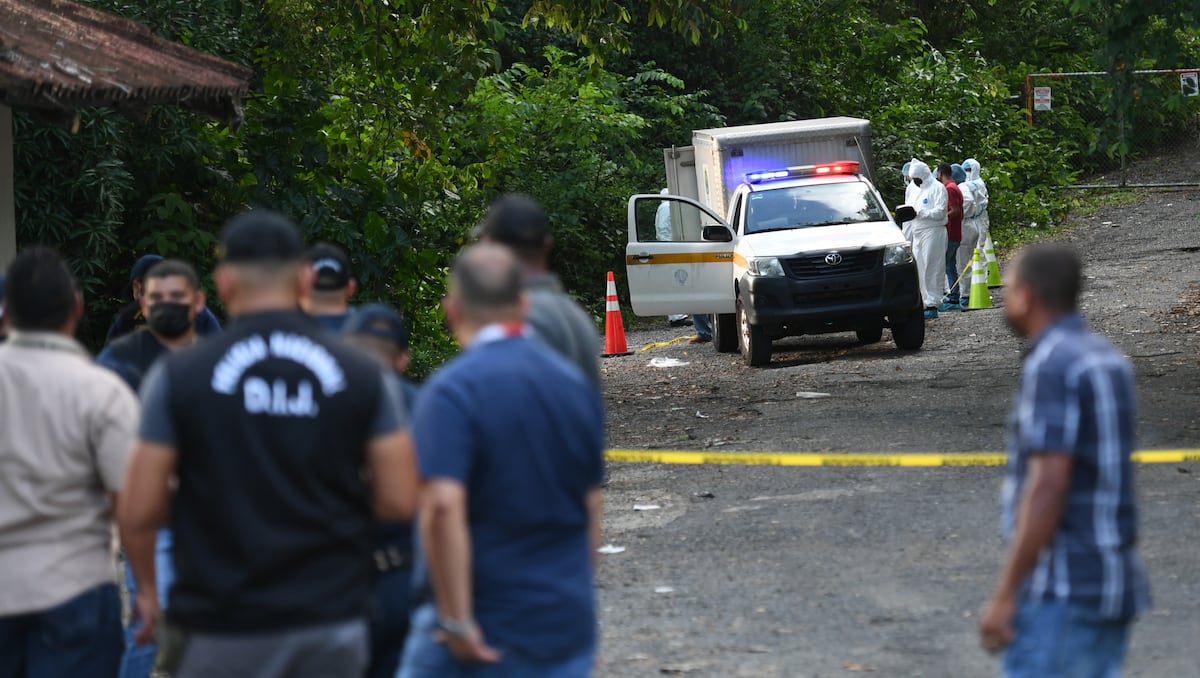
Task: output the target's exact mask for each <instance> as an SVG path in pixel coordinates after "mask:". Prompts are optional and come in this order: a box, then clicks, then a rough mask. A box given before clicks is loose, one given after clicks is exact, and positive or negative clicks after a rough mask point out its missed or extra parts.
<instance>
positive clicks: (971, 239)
mask: <svg viewBox="0 0 1200 678" xmlns="http://www.w3.org/2000/svg"><path fill="white" fill-rule="evenodd" d="M950 175H951V177H952V178H953V179H954V183H956V184H958V190H960V191H962V197H963V225H962V240H961V241H959V243H958V254H957V255H956V263H957V264H958V276H957V278H958V298H959V301H960V302H961V303H962V306H963V308H966V307H967V300H968V299H970V298H971V273H970V272H969V271H968V272H967V273H966V274H965V275H964V274H963V270H964V269H966V267H967V266H969V265H970V263H971V261H972V259H973V258H974V256H975V248H976V247H978V246H979V243H980V242H981V238H980V237H979V230H978V227H977V226H976V225H975V223H974V222H973V221H971V219H969V218H968V217H967V215H969V214H973V213H974V211H975V198H974V196H973V195H972V194H971V187H970V186H967V173H966V172H965V171H964V170H963V167H962V165H960V164H958V163H954V164H953V165H951V166H950Z"/></svg>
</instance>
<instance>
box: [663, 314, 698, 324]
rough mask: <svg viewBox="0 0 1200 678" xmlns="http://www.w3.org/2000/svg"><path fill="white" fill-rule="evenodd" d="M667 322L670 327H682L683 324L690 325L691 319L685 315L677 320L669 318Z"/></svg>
mask: <svg viewBox="0 0 1200 678" xmlns="http://www.w3.org/2000/svg"><path fill="white" fill-rule="evenodd" d="M667 324H669V325H670V326H671V327H683V326H684V325H691V324H692V319H691V318H689V317H688V316H686V315H685V316H683V317H682V318H680V319H679V320H670V321H668V323H667Z"/></svg>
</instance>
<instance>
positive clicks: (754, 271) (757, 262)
mask: <svg viewBox="0 0 1200 678" xmlns="http://www.w3.org/2000/svg"><path fill="white" fill-rule="evenodd" d="M746 271H747V272H748V273H749V274H750V275H760V276H776V277H783V276H784V275H787V274H786V273H784V272H783V264H781V263H779V259H776V258H775V257H756V258H754V259H751V260H749V261H747V262H746Z"/></svg>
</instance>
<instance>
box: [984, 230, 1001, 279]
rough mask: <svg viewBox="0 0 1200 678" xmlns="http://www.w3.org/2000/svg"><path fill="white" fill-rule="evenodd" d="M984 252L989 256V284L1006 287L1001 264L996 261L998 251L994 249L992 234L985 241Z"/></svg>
mask: <svg viewBox="0 0 1200 678" xmlns="http://www.w3.org/2000/svg"><path fill="white" fill-rule="evenodd" d="M983 254H984V256H985V257H987V286H988V287H1004V281H1003V280H1001V279H1000V264H998V263H996V251H995V250H994V249H992V236H990V235H989V236H987V239H986V240H984V242H983Z"/></svg>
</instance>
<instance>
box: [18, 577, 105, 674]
mask: <svg viewBox="0 0 1200 678" xmlns="http://www.w3.org/2000/svg"><path fill="white" fill-rule="evenodd" d="M120 663H121V596H120V594H119V593H118V592H117V585H116V584H102V585H100V586H97V587H95V588H93V589H88V590H87V591H84V592H83V593H81V594H79V595H77V596H75V597H74V598H72V599H70V600H68V601H67V602H65V603H63V604H61V605H59V606H58V607H52V608H50V609H49V610H43V611H41V612H29V613H26V614H18V615H13V616H10V617H0V676H5V677H6V678H7V677H8V676H14V677H16V678H74V677H75V676H88V677H89V678H91V677H93V676H94V677H95V678H112V677H113V676H116V675H117V667H118V666H119V665H120Z"/></svg>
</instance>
